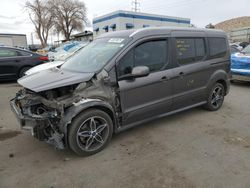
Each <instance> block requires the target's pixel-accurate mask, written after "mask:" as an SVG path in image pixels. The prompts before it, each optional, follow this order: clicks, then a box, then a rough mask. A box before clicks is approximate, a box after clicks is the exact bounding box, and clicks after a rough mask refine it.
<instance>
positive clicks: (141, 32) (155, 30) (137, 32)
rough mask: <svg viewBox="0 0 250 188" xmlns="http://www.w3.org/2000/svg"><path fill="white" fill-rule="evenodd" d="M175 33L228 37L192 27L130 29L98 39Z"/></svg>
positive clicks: (219, 31) (221, 33)
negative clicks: (196, 33)
mask: <svg viewBox="0 0 250 188" xmlns="http://www.w3.org/2000/svg"><path fill="white" fill-rule="evenodd" d="M173 31H188V32H190V31H191V32H203V33H206V34H208V35H209V34H212V35H216V34H218V35H226V33H225V32H224V31H222V30H217V29H203V28H199V29H198V28H191V27H147V28H142V29H130V30H123V31H115V32H110V33H105V34H103V35H101V36H100V37H98V38H103V37H145V36H150V35H164V34H170V33H171V32H173Z"/></svg>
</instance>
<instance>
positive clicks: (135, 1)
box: [132, 0, 140, 12]
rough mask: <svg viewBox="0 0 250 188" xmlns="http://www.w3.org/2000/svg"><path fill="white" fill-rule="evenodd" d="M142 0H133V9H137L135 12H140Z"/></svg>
mask: <svg viewBox="0 0 250 188" xmlns="http://www.w3.org/2000/svg"><path fill="white" fill-rule="evenodd" d="M139 7H140V2H139V0H133V1H132V11H135V12H140V8H139Z"/></svg>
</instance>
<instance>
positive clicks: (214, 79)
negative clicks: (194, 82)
mask: <svg viewBox="0 0 250 188" xmlns="http://www.w3.org/2000/svg"><path fill="white" fill-rule="evenodd" d="M215 83H220V84H222V85H223V86H224V88H225V95H227V94H228V92H229V89H230V80H229V75H228V73H226V72H225V71H224V70H217V71H216V72H214V73H213V74H212V75H211V77H210V79H209V81H208V83H207V93H209V91H210V89H211V88H212V87H213V85H214V84H215Z"/></svg>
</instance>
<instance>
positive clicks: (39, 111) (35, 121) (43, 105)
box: [10, 89, 65, 149]
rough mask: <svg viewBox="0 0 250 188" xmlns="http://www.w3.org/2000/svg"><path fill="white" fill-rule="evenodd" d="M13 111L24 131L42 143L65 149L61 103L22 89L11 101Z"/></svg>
mask: <svg viewBox="0 0 250 188" xmlns="http://www.w3.org/2000/svg"><path fill="white" fill-rule="evenodd" d="M10 105H11V109H12V111H13V112H14V114H15V115H16V117H17V119H18V120H19V122H20V126H21V128H22V129H28V130H30V131H31V134H32V135H33V136H34V137H36V138H37V139H39V140H40V141H46V142H47V143H50V144H53V145H54V146H55V147H56V148H58V149H64V148H65V144H64V134H63V132H62V131H60V128H59V126H58V125H59V124H60V120H61V118H62V116H63V113H64V107H63V105H62V104H61V103H59V102H57V101H55V100H54V101H53V100H48V99H46V98H45V97H43V96H40V95H38V94H37V93H35V92H33V91H30V90H28V89H22V90H20V91H19V92H18V93H17V94H16V97H15V98H13V99H12V100H11V101H10Z"/></svg>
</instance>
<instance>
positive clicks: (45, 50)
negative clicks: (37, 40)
mask: <svg viewBox="0 0 250 188" xmlns="http://www.w3.org/2000/svg"><path fill="white" fill-rule="evenodd" d="M54 50H55V48H54V47H53V46H47V47H45V48H42V49H38V50H37V51H36V53H38V54H41V55H48V53H49V52H53V51H54Z"/></svg>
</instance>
